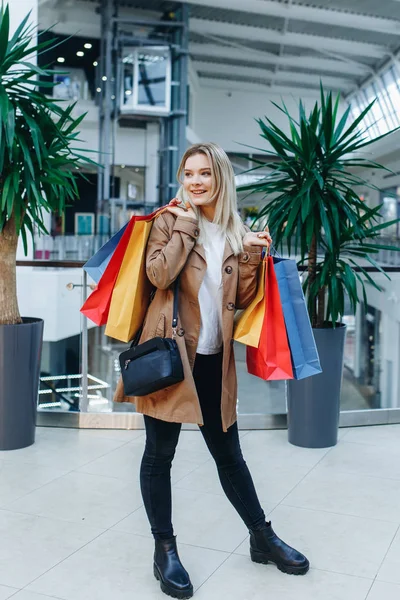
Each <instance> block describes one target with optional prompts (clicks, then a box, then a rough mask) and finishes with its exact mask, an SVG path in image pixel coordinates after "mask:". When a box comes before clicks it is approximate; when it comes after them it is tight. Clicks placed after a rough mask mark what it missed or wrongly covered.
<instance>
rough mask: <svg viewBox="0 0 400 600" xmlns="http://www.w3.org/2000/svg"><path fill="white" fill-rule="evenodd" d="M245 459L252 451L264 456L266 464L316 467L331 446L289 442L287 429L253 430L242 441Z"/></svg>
mask: <svg viewBox="0 0 400 600" xmlns="http://www.w3.org/2000/svg"><path fill="white" fill-rule="evenodd" d="M240 445H241V447H242V451H243V455H244V457H245V459H246V458H247V456H248V455H249V454H250V453H251V454H252V455H253V454H256V455H257V454H258V455H260V456H261V457H262V458H263V461H264V464H265V465H266V466H269V464H270V463H272V464H275V465H278V464H279V465H280V464H289V465H291V466H299V467H308V468H310V469H311V468H312V467H314V466H315V465H316V464H317V463H318V462H319V461H320V460H321V458H323V457H324V456H325V454H326V453H327V452H329V448H300V447H299V446H293V445H292V444H289V442H288V432H287V430H286V429H276V430H271V431H251V432H250V433H249V434H248V435H247V436H246V437H245V438H244V439H243V440H241V443H240Z"/></svg>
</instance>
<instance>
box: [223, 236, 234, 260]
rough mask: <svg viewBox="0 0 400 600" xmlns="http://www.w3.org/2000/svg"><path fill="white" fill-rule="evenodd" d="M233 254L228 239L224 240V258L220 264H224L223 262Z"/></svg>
mask: <svg viewBox="0 0 400 600" xmlns="http://www.w3.org/2000/svg"><path fill="white" fill-rule="evenodd" d="M232 254H233V250H232V247H231V245H230V243H229V242H228V240H226V242H225V250H224V258H223V260H222V264H224V262H225V261H226V260H227V259H228V258H229V257H230V256H232Z"/></svg>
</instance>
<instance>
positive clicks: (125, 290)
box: [105, 207, 165, 342]
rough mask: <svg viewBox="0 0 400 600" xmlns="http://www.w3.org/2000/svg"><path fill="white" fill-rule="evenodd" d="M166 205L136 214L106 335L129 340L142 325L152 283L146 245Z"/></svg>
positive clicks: (114, 293)
mask: <svg viewBox="0 0 400 600" xmlns="http://www.w3.org/2000/svg"><path fill="white" fill-rule="evenodd" d="M164 210H165V208H164V207H163V208H162V209H159V210H158V211H156V212H154V213H152V214H151V215H147V216H146V217H136V222H135V227H134V229H133V231H132V234H131V237H130V240H129V243H128V246H127V248H126V251H125V255H124V258H123V261H122V264H121V267H120V270H119V273H118V277H117V280H116V283H115V285H114V289H113V292H112V297H111V303H110V310H109V313H108V319H107V326H106V331H105V333H106V335H108V336H110V337H112V338H115V339H116V340H120V341H121V342H129V341H130V340H131V339H132V338H133V337H134V336H135V334H136V333H137V331H138V330H139V328H140V327H141V325H142V324H143V320H144V317H145V315H146V311H147V308H148V306H149V301H150V294H151V290H152V285H151V283H150V281H149V279H148V277H147V275H146V246H147V241H148V239H149V235H150V231H151V228H152V226H153V220H154V218H155V217H156V216H157V215H159V214H160V213H161V212H162V211H164Z"/></svg>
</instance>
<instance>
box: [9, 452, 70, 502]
mask: <svg viewBox="0 0 400 600" xmlns="http://www.w3.org/2000/svg"><path fill="white" fill-rule="evenodd" d="M63 474H64V471H63V470H61V469H57V468H56V467H44V466H42V465H34V464H30V463H17V464H15V463H13V462H11V461H8V460H0V507H1V506H5V505H6V504H8V503H10V502H12V501H14V500H16V499H17V498H20V497H21V496H24V495H25V494H28V493H29V492H32V491H33V490H36V489H38V488H40V487H42V486H43V485H46V484H47V483H49V482H50V481H53V480H54V479H57V478H58V477H60V476H61V475H63Z"/></svg>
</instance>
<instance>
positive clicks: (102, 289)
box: [81, 207, 165, 325]
mask: <svg viewBox="0 0 400 600" xmlns="http://www.w3.org/2000/svg"><path fill="white" fill-rule="evenodd" d="M163 211H165V207H161V208H158V209H157V210H155V211H154V212H152V213H151V214H150V215H140V216H134V217H131V220H130V221H129V223H128V225H127V227H126V229H125V231H124V233H123V235H122V237H121V239H120V241H119V243H118V245H117V247H116V248H115V250H114V253H113V255H112V257H111V260H110V262H109V263H108V265H107V267H106V270H105V271H104V273H103V275H102V277H101V279H100V281H99V283H98V284H97V287H96V288H95V290H94V291H93V292H92V293H91V294H90V296H89V298H88V299H87V300H86V302H85V303H84V305H83V306H82V308H81V313H82V314H84V315H85V317H88V319H90V320H91V321H93V323H96V325H106V323H107V319H108V315H109V312H110V305H111V298H112V294H113V290H114V286H115V283H116V281H117V279H118V275H119V271H120V268H121V265H122V262H123V259H124V256H125V252H126V249H127V247H128V244H129V241H130V239H131V236H132V235H135V223H137V222H138V221H153V220H154V219H155V217H156V216H157V215H158V214H160V213H161V212H163Z"/></svg>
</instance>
